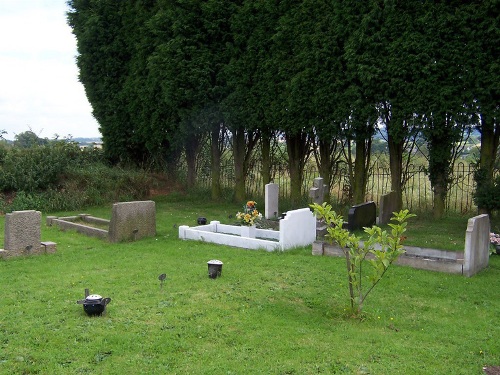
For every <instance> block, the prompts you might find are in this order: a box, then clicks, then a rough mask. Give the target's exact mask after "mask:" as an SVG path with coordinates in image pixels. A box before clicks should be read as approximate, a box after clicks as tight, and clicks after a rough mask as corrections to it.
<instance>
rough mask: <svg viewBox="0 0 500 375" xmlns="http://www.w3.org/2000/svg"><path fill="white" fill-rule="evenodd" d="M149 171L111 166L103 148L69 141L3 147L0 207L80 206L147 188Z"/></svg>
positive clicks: (130, 196) (117, 198)
mask: <svg viewBox="0 0 500 375" xmlns="http://www.w3.org/2000/svg"><path fill="white" fill-rule="evenodd" d="M149 185H150V184H149V180H148V177H147V174H146V173H145V172H143V171H140V170H137V169H133V170H132V169H121V168H117V167H113V168H112V167H111V166H109V165H108V164H107V163H106V162H105V160H104V158H103V154H102V152H101V151H100V150H96V149H94V150H90V149H85V150H81V149H80V148H79V146H78V145H77V144H75V143H72V142H67V141H53V142H50V143H49V144H47V145H42V146H36V147H31V148H17V147H6V146H5V145H3V146H2V147H0V211H1V212H10V211H14V210H26V209H35V210H43V211H58V210H76V209H80V208H83V207H86V206H92V205H100V204H105V203H108V202H115V201H120V200H132V199H142V198H144V197H146V196H147V195H148V193H149Z"/></svg>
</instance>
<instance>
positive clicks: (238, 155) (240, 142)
mask: <svg viewBox="0 0 500 375" xmlns="http://www.w3.org/2000/svg"><path fill="white" fill-rule="evenodd" d="M245 155H246V151H245V132H244V131H243V130H240V129H236V130H233V158H234V178H235V185H234V200H235V201H236V202H242V201H244V200H245V198H246V191H245V179H246V171H245Z"/></svg>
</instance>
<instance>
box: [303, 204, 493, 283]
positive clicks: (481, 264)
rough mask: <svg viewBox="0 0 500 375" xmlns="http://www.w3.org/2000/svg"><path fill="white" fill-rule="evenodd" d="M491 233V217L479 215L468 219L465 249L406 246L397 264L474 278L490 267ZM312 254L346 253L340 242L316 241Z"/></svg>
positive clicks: (335, 254) (334, 254)
mask: <svg viewBox="0 0 500 375" xmlns="http://www.w3.org/2000/svg"><path fill="white" fill-rule="evenodd" d="M489 233H490V219H489V216H488V215H485V214H483V215H478V216H475V217H473V218H470V219H469V220H468V222H467V230H466V232H465V246H464V251H463V252H461V251H450V250H437V249H428V248H422V247H414V246H404V248H405V250H406V253H405V254H402V255H401V256H400V257H399V258H398V259H397V260H396V262H395V264H399V265H405V266H409V267H413V268H418V269H423V270H430V271H438V272H447V273H454V274H461V275H463V276H466V277H471V276H474V275H475V274H477V273H478V272H480V271H481V270H483V269H485V268H486V267H488V262H489V255H490V250H489V247H490V242H489ZM312 254H313V255H327V256H344V251H343V249H341V248H340V247H339V246H338V245H330V244H328V243H325V242H322V241H316V242H314V243H313V247H312Z"/></svg>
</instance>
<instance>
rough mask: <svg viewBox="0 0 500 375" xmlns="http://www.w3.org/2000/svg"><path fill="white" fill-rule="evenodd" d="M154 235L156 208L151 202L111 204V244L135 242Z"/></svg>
mask: <svg viewBox="0 0 500 375" xmlns="http://www.w3.org/2000/svg"><path fill="white" fill-rule="evenodd" d="M154 235H156V206H155V202H153V201H135V202H120V203H115V204H113V210H112V212H111V221H110V223H109V240H110V241H111V242H121V241H135V240H138V239H140V238H143V237H151V236H154Z"/></svg>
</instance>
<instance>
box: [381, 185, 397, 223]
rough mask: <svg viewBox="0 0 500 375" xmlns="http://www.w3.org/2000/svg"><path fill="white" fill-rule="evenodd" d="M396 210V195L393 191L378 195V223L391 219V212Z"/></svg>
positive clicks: (387, 221)
mask: <svg viewBox="0 0 500 375" xmlns="http://www.w3.org/2000/svg"><path fill="white" fill-rule="evenodd" d="M396 211H398V195H397V194H396V192H395V191H391V192H390V193H388V194H384V195H382V196H381V197H380V205H379V215H378V224H379V225H385V224H387V223H389V222H390V221H391V218H392V213H393V212H396Z"/></svg>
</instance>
